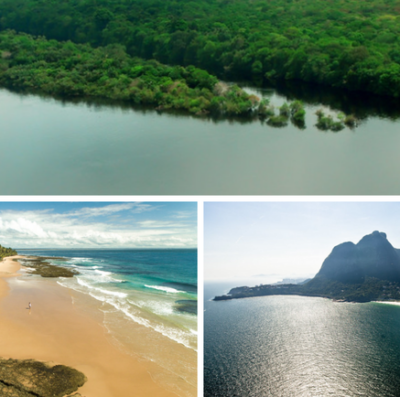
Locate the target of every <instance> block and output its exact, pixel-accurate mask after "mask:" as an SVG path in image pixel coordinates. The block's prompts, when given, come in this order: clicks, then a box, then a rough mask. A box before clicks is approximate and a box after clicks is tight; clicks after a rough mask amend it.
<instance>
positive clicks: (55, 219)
mask: <svg viewBox="0 0 400 397" xmlns="http://www.w3.org/2000/svg"><path fill="white" fill-rule="evenodd" d="M0 244H1V245H3V246H6V247H12V248H142V247H145V248H147V247H148V248H195V247H197V203H193V202H192V203H180V202H177V203H126V202H122V203H101V202H95V203H87V202H78V203H60V202H54V203H49V202H29V203H26V202H22V203H17V202H14V203H7V202H0Z"/></svg>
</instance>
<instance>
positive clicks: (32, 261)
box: [18, 257, 79, 277]
mask: <svg viewBox="0 0 400 397" xmlns="http://www.w3.org/2000/svg"><path fill="white" fill-rule="evenodd" d="M46 259H58V260H63V259H64V258H46V257H38V258H35V257H32V258H24V259H18V262H20V263H21V265H23V266H26V267H28V268H33V269H34V270H32V271H30V273H31V274H37V275H39V276H42V277H74V276H75V275H77V274H79V272H77V271H76V270H73V269H67V268H65V267H62V266H55V265H51V264H50V263H48V262H46Z"/></svg>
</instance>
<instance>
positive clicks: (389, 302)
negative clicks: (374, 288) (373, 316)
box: [374, 301, 400, 306]
mask: <svg viewBox="0 0 400 397" xmlns="http://www.w3.org/2000/svg"><path fill="white" fill-rule="evenodd" d="M374 303H384V304H385V305H395V306H400V302H395V301H374Z"/></svg>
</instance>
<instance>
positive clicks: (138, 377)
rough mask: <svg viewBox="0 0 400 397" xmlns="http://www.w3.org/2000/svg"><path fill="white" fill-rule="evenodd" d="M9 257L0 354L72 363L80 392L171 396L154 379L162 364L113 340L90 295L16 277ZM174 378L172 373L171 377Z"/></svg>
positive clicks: (0, 265)
mask: <svg viewBox="0 0 400 397" xmlns="http://www.w3.org/2000/svg"><path fill="white" fill-rule="evenodd" d="M18 258H22V257H18ZM13 259H17V257H9V258H6V259H5V260H4V261H2V262H0V299H1V300H0V336H1V337H0V351H1V352H2V353H1V354H2V357H3V358H13V359H35V360H38V361H43V362H53V363H54V362H55V363H59V364H63V365H67V366H70V367H72V368H75V369H77V370H79V371H81V372H82V373H84V374H85V375H86V377H87V379H88V380H87V382H86V383H85V384H84V386H83V387H81V388H80V389H79V392H80V393H81V394H82V396H85V397H120V396H121V397H122V396H128V395H135V396H148V395H151V396H163V397H172V396H176V394H175V393H174V392H173V391H172V389H171V388H169V389H168V390H167V388H166V387H165V385H164V384H162V385H161V384H160V383H159V382H156V381H155V379H156V378H157V374H160V376H161V374H162V375H163V376H164V377H165V373H164V370H163V369H161V368H159V367H158V366H157V365H156V364H154V363H151V362H148V361H146V360H143V359H141V358H139V356H135V355H134V352H132V351H129V352H128V351H126V350H125V349H124V346H123V345H121V344H119V345H118V344H117V343H115V341H114V340H113V338H112V337H111V335H110V334H109V333H108V331H107V329H106V328H105V327H104V325H103V323H102V312H101V311H99V310H98V306H97V305H96V302H93V301H94V300H93V299H92V298H91V297H87V296H85V297H83V298H82V296H81V295H82V294H80V293H78V292H76V291H71V290H70V289H68V288H63V287H61V286H60V285H58V284H57V280H56V279H42V278H39V277H38V276H29V277H26V276H22V277H18V275H19V274H23V273H24V272H26V269H24V268H22V269H21V268H20V265H19V264H18V263H17V262H14V261H13ZM29 302H31V303H32V308H31V309H30V310H29V308H28V303H29ZM158 343H163V342H162V341H161V342H160V340H158ZM168 347H169V341H165V344H164V350H168ZM181 348H183V349H184V347H180V346H178V347H177V349H181ZM160 354H163V349H162V348H160ZM175 377H176V375H174V374H171V379H173V378H175ZM182 383H183V382H182ZM179 386H180V387H181V389H182V388H183V386H182V384H180V385H179ZM195 389H196V388H195V387H189V386H186V391H185V395H188V396H194V395H195V394H196V390H195Z"/></svg>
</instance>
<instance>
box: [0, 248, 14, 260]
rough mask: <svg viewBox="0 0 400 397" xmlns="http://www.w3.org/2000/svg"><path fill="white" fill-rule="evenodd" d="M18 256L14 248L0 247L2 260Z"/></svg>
mask: <svg viewBox="0 0 400 397" xmlns="http://www.w3.org/2000/svg"><path fill="white" fill-rule="evenodd" d="M13 255H18V253H17V251H15V250H14V249H12V248H6V247H2V246H1V245H0V259H2V258H5V257H6V256H13Z"/></svg>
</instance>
